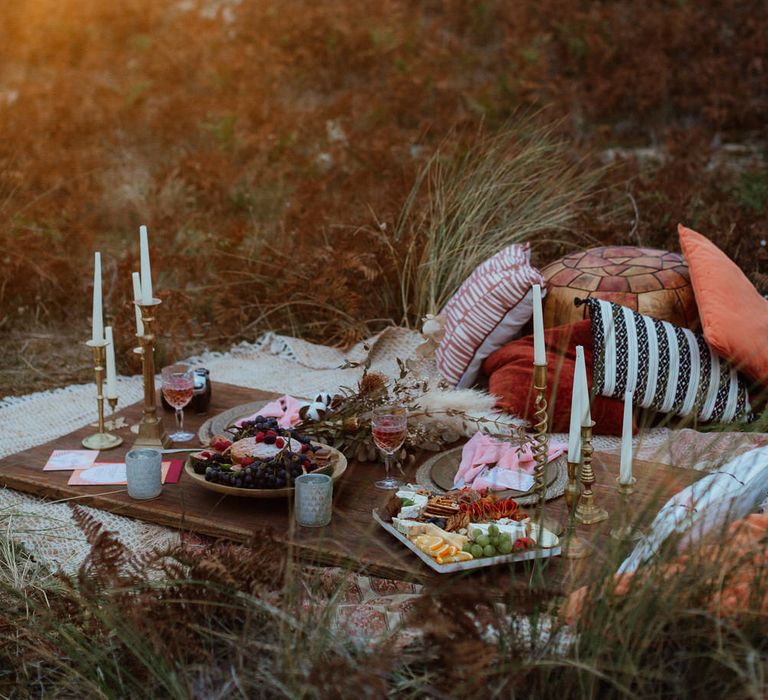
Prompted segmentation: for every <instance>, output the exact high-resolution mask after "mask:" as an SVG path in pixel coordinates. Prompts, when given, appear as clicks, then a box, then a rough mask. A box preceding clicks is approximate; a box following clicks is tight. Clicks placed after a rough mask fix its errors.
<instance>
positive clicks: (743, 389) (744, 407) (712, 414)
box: [579, 298, 751, 423]
mask: <svg viewBox="0 0 768 700" xmlns="http://www.w3.org/2000/svg"><path fill="white" fill-rule="evenodd" d="M579 303H586V304H587V308H588V309H589V315H590V318H591V319H592V344H593V347H592V351H593V355H592V363H593V367H592V370H593V383H594V391H595V392H596V393H598V394H600V395H601V396H612V397H617V398H618V397H623V396H624V393H625V392H626V391H632V392H634V403H635V405H637V406H642V407H643V408H651V409H653V410H655V411H658V412H660V413H672V414H674V415H678V416H691V417H693V416H696V417H697V419H698V420H699V421H702V422H710V421H712V422H719V423H730V422H734V421H746V420H749V419H750V414H751V408H750V405H749V396H748V394H747V384H746V382H744V380H743V379H741V377H739V375H738V374H737V372H736V370H735V369H733V367H731V366H730V365H729V364H728V363H727V362H726V361H725V360H724V359H722V358H721V357H720V356H719V355H717V353H715V351H714V350H712V348H711V347H710V346H709V345H708V344H707V341H706V340H705V339H704V336H702V335H700V334H699V333H694V332H693V331H690V330H688V329H687V328H680V327H678V326H675V325H673V324H671V323H668V322H667V321H659V320H657V319H654V318H650V317H649V316H643V315H641V314H638V313H636V312H634V311H632V309H628V308H626V307H624V306H619V305H618V304H613V303H611V302H609V301H602V300H601V299H594V298H589V299H587V300H586V302H579Z"/></svg>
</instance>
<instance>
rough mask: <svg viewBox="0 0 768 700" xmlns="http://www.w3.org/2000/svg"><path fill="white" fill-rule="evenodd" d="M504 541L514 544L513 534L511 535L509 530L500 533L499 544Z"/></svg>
mask: <svg viewBox="0 0 768 700" xmlns="http://www.w3.org/2000/svg"><path fill="white" fill-rule="evenodd" d="M502 542H509V543H510V544H512V535H510V534H509V533H508V532H502V533H501V534H500V535H499V544H501V543H502Z"/></svg>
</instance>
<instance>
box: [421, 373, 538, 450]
mask: <svg viewBox="0 0 768 700" xmlns="http://www.w3.org/2000/svg"><path fill="white" fill-rule="evenodd" d="M495 405H496V397H495V396H492V395H491V394H489V393H487V392H485V391H481V390H479V389H445V388H441V387H431V388H429V389H428V390H427V391H426V392H425V393H424V394H423V395H422V396H421V397H419V402H418V407H417V409H416V410H414V411H412V412H411V414H410V416H409V418H410V420H411V421H412V424H413V425H414V426H415V427H416V428H417V429H418V432H419V433H420V434H422V435H423V436H424V441H423V443H422V444H420V445H419V446H420V447H423V448H425V449H435V450H437V449H442V447H443V446H444V445H445V444H446V443H451V442H455V441H456V440H458V439H459V438H461V437H471V436H472V435H474V434H475V433H476V432H477V431H478V430H481V431H483V432H486V433H490V434H493V435H501V436H504V437H509V436H512V435H515V434H517V433H519V431H520V430H521V428H524V427H525V425H526V423H525V421H523V420H521V419H519V418H515V417H514V416H510V415H508V414H506V413H500V412H499V411H498V410H496V408H495ZM441 443H442V444H441Z"/></svg>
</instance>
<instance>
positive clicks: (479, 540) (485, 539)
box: [475, 535, 491, 547]
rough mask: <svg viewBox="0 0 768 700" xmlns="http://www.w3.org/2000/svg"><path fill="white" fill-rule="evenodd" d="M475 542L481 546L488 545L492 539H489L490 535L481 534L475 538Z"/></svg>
mask: <svg viewBox="0 0 768 700" xmlns="http://www.w3.org/2000/svg"><path fill="white" fill-rule="evenodd" d="M475 542H477V544H479V545H480V546H481V547H487V546H488V545H489V544H490V543H491V541H490V539H488V535H480V537H477V538H475Z"/></svg>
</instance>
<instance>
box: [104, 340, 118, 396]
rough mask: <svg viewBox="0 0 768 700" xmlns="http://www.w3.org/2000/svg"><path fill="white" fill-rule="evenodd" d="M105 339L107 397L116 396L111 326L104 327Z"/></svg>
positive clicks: (115, 372) (115, 371)
mask: <svg viewBox="0 0 768 700" xmlns="http://www.w3.org/2000/svg"><path fill="white" fill-rule="evenodd" d="M104 335H105V340H106V341H107V394H106V396H107V398H108V399H116V398H117V370H116V367H115V340H114V337H113V336H112V326H107V327H106V328H105V329H104Z"/></svg>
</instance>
